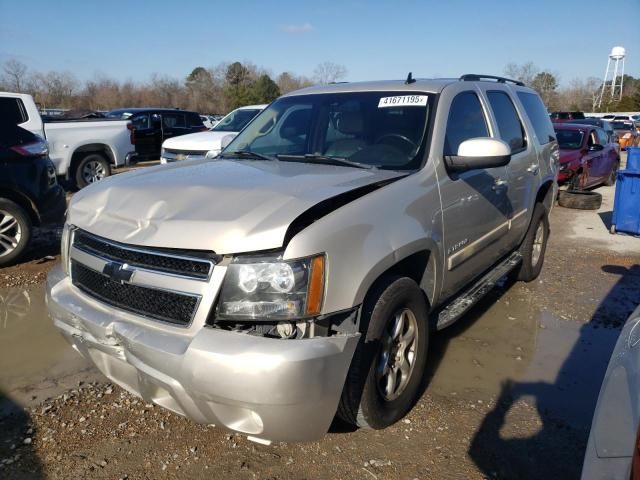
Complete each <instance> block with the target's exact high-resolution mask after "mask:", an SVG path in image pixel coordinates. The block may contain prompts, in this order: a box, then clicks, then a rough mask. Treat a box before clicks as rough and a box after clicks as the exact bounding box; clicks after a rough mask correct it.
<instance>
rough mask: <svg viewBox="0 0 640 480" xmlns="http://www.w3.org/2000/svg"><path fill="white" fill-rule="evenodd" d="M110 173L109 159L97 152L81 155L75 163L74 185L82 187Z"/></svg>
mask: <svg viewBox="0 0 640 480" xmlns="http://www.w3.org/2000/svg"><path fill="white" fill-rule="evenodd" d="M109 175H111V166H110V165H109V160H107V158H106V157H105V156H104V155H101V154H99V153H90V154H88V155H86V156H85V157H83V158H82V159H81V160H80V161H79V162H78V165H76V169H75V174H74V176H75V181H76V187H78V188H84V187H86V186H87V185H89V184H91V183H94V182H97V181H99V180H102V179H103V178H106V177H108V176H109Z"/></svg>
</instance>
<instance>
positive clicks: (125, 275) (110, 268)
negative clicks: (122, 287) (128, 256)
mask: <svg viewBox="0 0 640 480" xmlns="http://www.w3.org/2000/svg"><path fill="white" fill-rule="evenodd" d="M102 273H103V274H105V275H106V276H107V277H109V278H111V280H115V281H116V282H120V283H124V282H130V281H131V277H132V276H133V273H134V270H129V265H127V264H126V263H118V262H109V263H107V264H106V265H105V266H104V268H103V269H102Z"/></svg>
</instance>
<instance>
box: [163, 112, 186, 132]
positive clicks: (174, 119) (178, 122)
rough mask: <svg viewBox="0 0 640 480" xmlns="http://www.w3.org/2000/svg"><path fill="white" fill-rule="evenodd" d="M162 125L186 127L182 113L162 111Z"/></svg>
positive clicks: (166, 126)
mask: <svg viewBox="0 0 640 480" xmlns="http://www.w3.org/2000/svg"><path fill="white" fill-rule="evenodd" d="M162 125H163V126H164V127H165V128H186V126H187V125H186V123H185V119H184V113H163V114H162Z"/></svg>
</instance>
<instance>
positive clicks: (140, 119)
mask: <svg viewBox="0 0 640 480" xmlns="http://www.w3.org/2000/svg"><path fill="white" fill-rule="evenodd" d="M131 123H132V124H133V126H134V127H135V128H136V129H138V130H141V129H143V128H149V115H148V114H146V113H145V114H144V115H136V116H135V117H133V118H132V119H131Z"/></svg>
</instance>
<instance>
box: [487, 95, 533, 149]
mask: <svg viewBox="0 0 640 480" xmlns="http://www.w3.org/2000/svg"><path fill="white" fill-rule="evenodd" d="M487 98H488V99H489V104H490V105H491V110H493V115H494V116H495V118H496V122H497V124H498V131H499V133H500V138H501V139H502V140H504V141H505V142H507V143H508V144H509V146H510V147H511V153H517V152H519V151H522V150H524V148H525V145H526V143H525V140H524V128H523V127H522V122H521V121H520V117H519V116H518V112H517V111H516V107H515V106H514V105H513V102H512V101H511V99H510V98H509V95H507V94H506V93H505V92H499V91H492V92H487Z"/></svg>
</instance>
